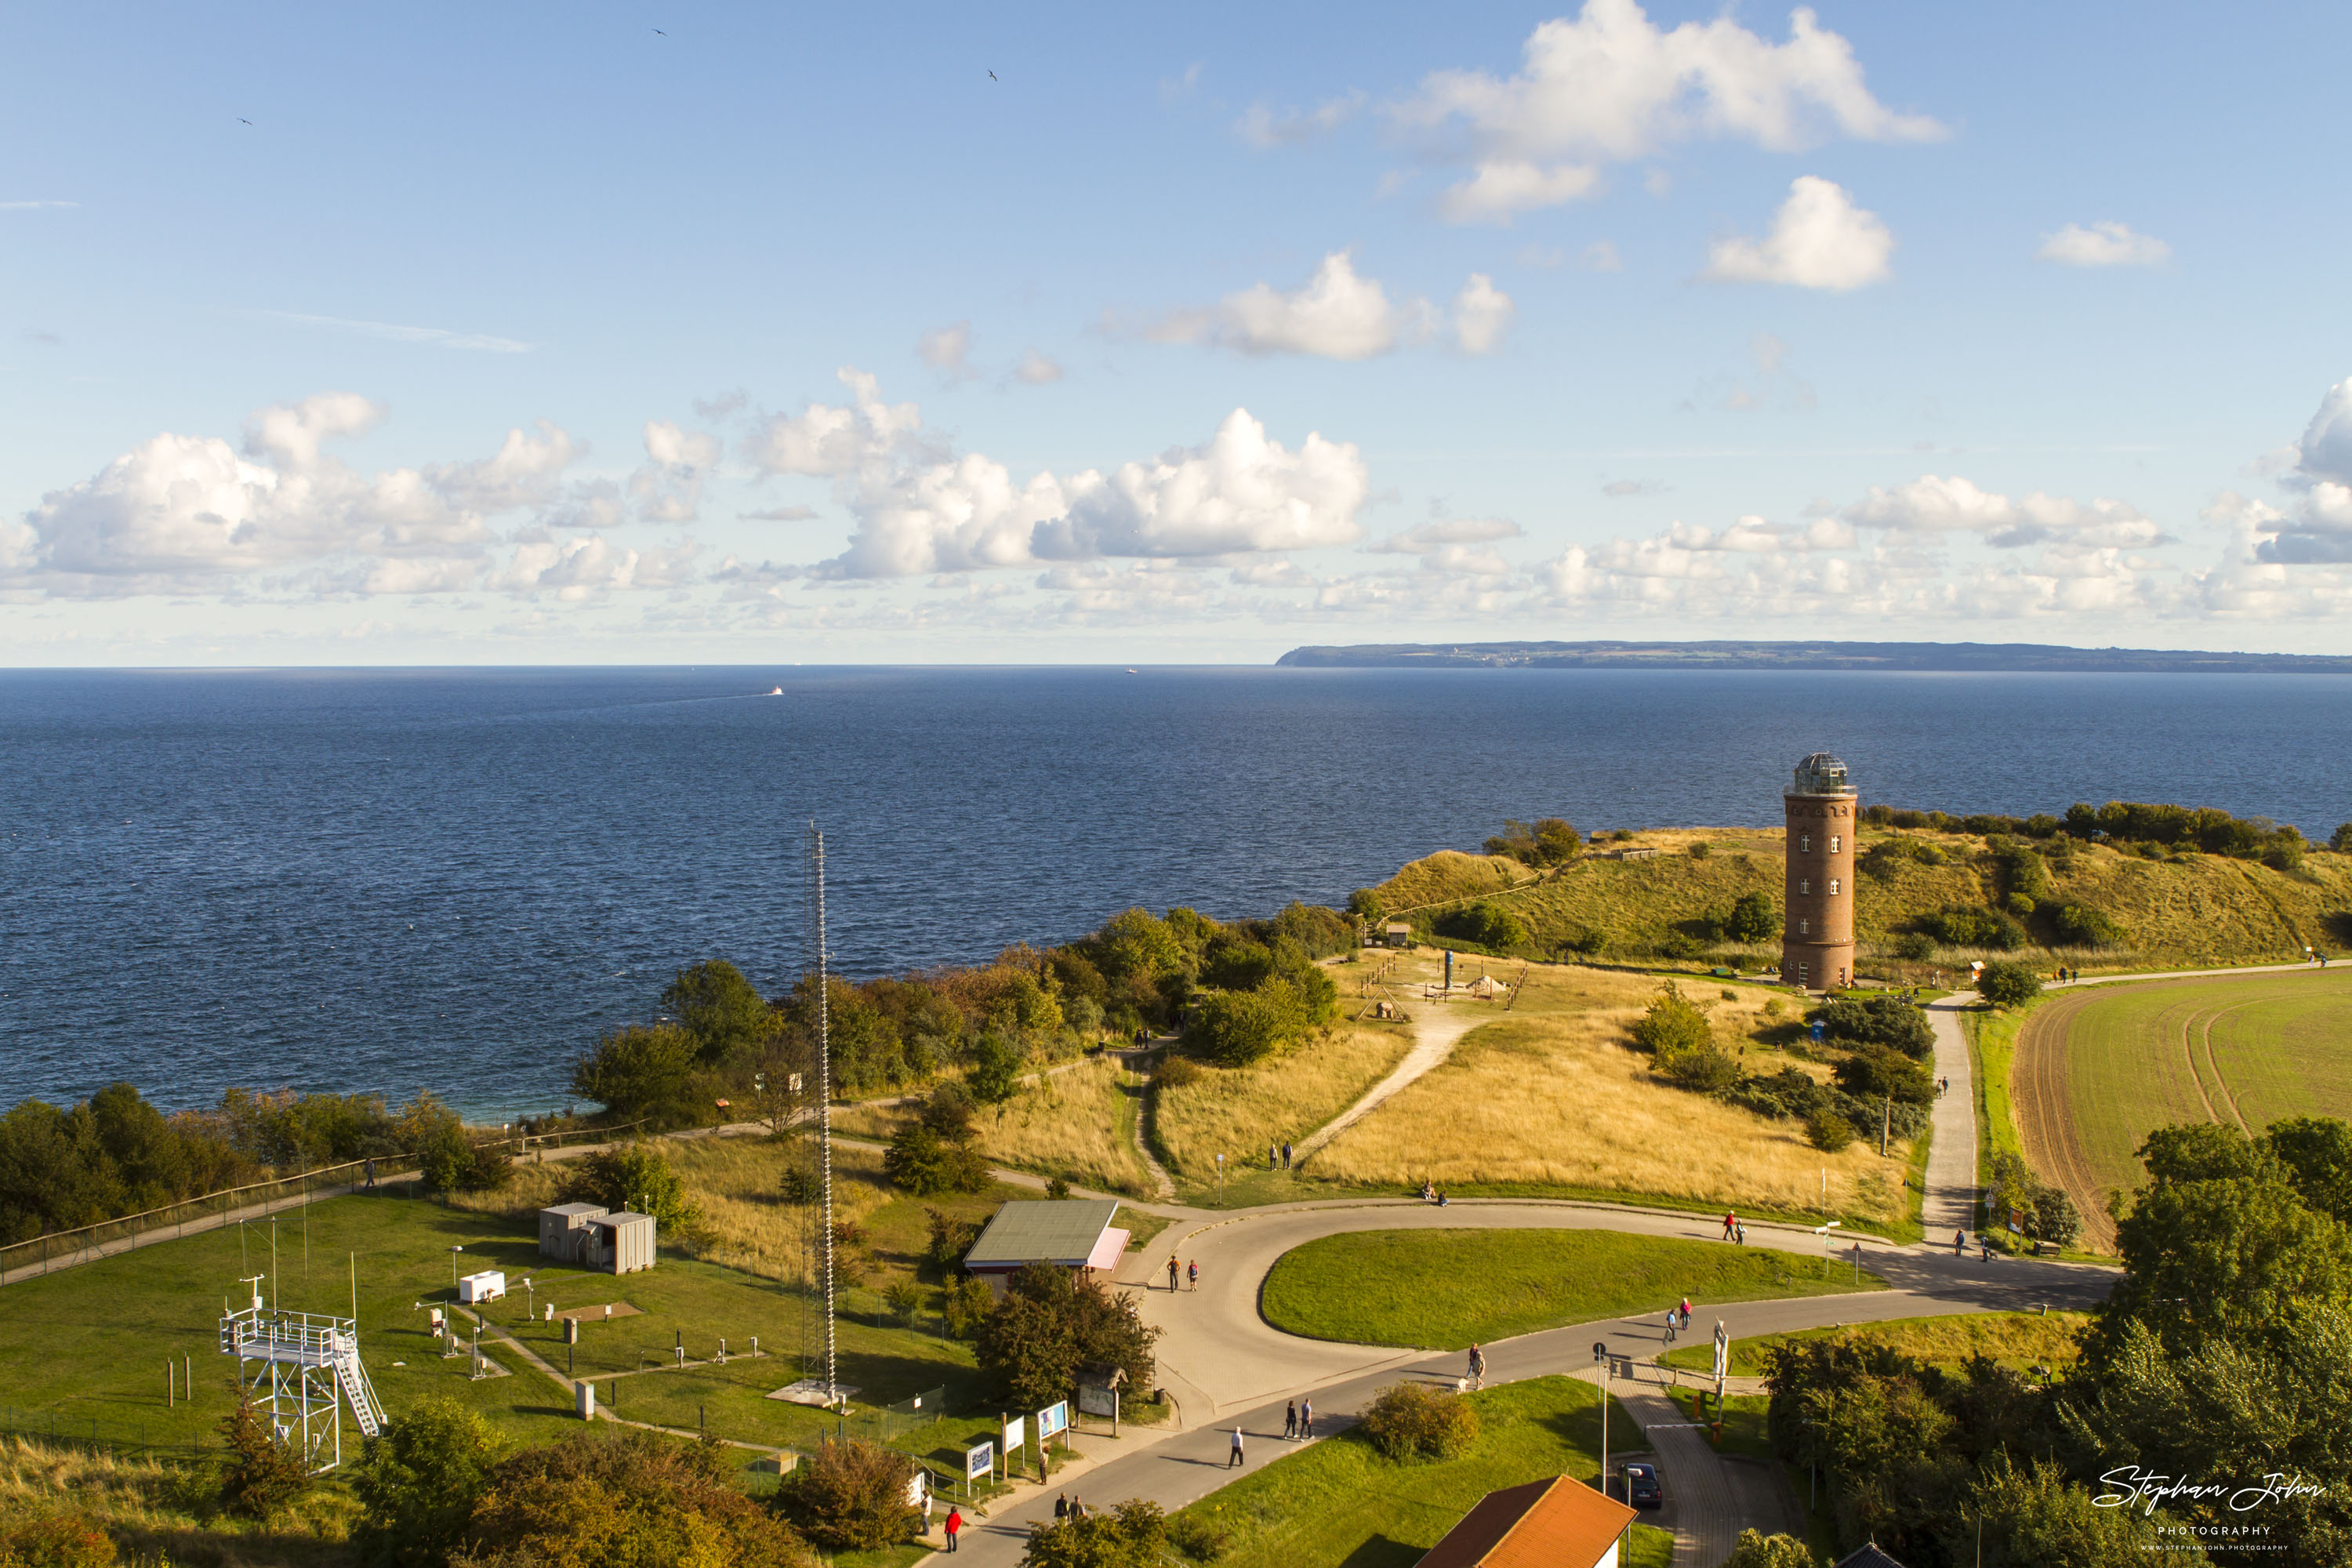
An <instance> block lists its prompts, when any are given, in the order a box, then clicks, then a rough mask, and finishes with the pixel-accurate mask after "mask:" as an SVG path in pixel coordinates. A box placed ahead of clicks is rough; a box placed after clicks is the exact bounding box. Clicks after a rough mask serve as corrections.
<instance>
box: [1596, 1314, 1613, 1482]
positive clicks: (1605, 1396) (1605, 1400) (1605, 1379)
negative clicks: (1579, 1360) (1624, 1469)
mask: <svg viewBox="0 0 2352 1568" xmlns="http://www.w3.org/2000/svg"><path fill="white" fill-rule="evenodd" d="M1592 1364H1593V1365H1595V1366H1597V1367H1599V1368H1600V1369H1601V1496H1602V1497H1607V1496H1608V1495H1609V1342H1608V1341H1606V1340H1595V1341H1593V1342H1592Z"/></svg>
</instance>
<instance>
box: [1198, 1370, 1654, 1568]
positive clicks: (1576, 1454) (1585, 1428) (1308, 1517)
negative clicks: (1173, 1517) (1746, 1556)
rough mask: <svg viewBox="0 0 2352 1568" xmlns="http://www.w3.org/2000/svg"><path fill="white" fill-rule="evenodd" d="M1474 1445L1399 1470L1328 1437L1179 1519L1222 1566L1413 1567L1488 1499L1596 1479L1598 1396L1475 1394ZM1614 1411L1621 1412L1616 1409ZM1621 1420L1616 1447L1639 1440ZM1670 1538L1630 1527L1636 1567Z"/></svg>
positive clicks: (1544, 1391) (1567, 1383)
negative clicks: (1201, 1535) (1217, 1538)
mask: <svg viewBox="0 0 2352 1568" xmlns="http://www.w3.org/2000/svg"><path fill="white" fill-rule="evenodd" d="M1469 1400H1470V1403H1471V1405H1474V1406H1475V1408H1476V1409H1477V1412H1478V1420H1479V1435H1478V1440H1477V1442H1476V1443H1475V1444H1473V1445H1472V1446H1471V1448H1470V1451H1469V1452H1468V1453H1466V1454H1465V1455H1463V1456H1462V1457H1461V1458H1458V1459H1443V1460H1434V1461H1426V1462H1422V1463H1416V1464H1402V1465H1401V1464H1397V1463H1394V1462H1392V1461H1391V1460H1389V1459H1385V1458H1381V1455H1380V1454H1379V1452H1378V1451H1376V1450H1375V1449H1374V1448H1373V1447H1372V1446H1371V1445H1370V1443H1369V1442H1366V1441H1365V1440H1364V1439H1363V1438H1362V1437H1361V1436H1360V1435H1359V1434H1358V1433H1357V1432H1355V1431H1353V1430H1350V1431H1347V1432H1342V1433H1340V1434H1339V1436H1335V1437H1329V1438H1326V1439H1325V1440H1323V1441H1322V1442H1320V1443H1318V1444H1316V1445H1314V1446H1313V1447H1308V1448H1305V1449H1302V1450H1300V1451H1299V1452H1297V1453H1295V1454H1291V1455H1288V1456H1286V1458H1281V1459H1278V1460H1276V1462H1275V1463H1273V1464H1271V1465H1268V1466H1267V1467H1266V1468H1264V1469H1262V1470H1259V1471H1257V1472H1256V1473H1255V1474H1254V1475H1251V1476H1248V1477H1245V1478H1244V1479H1242V1480H1239V1481H1236V1482H1234V1484H1233V1485H1232V1486H1229V1487H1225V1488H1223V1489H1219V1490H1217V1491H1215V1492H1212V1493H1211V1494H1210V1495H1209V1496H1207V1497H1205V1498H1203V1499H1202V1500H1200V1501H1199V1502H1196V1503H1194V1504H1192V1506H1191V1507H1190V1508H1187V1509H1185V1510H1182V1515H1183V1516H1184V1517H1189V1518H1192V1519H1198V1520H1200V1521H1202V1522H1204V1523H1206V1524H1208V1525H1209V1526H1210V1527H1211V1528H1212V1529H1215V1530H1219V1531H1224V1532H1225V1534H1226V1536H1227V1538H1228V1544H1227V1548H1226V1551H1225V1553H1224V1555H1223V1556H1221V1557H1220V1558H1218V1559H1217V1562H1218V1564H1219V1568H1339V1565H1341V1564H1344V1565H1345V1568H1411V1565H1412V1564H1413V1563H1418V1562H1419V1561H1420V1560H1421V1556H1422V1553H1423V1552H1426V1551H1428V1550H1429V1548H1430V1547H1431V1546H1432V1545H1433V1544H1434V1543H1435V1542H1436V1541H1437V1539H1438V1538H1439V1537H1440V1536H1442V1535H1444V1533H1445V1532H1446V1531H1449V1530H1451V1529H1453V1528H1454V1525H1455V1524H1456V1523H1458V1522H1459V1521H1461V1519H1462V1516H1463V1515H1464V1514H1465V1513H1467V1512H1469V1511H1470V1510H1471V1508H1472V1507H1473V1506H1474V1505H1475V1504H1476V1502H1477V1501H1478V1500H1479V1499H1480V1498H1482V1497H1485V1496H1486V1494H1487V1493H1488V1492H1490V1491H1496V1490H1498V1489H1501V1488H1504V1487H1513V1486H1518V1485H1521V1484H1522V1483H1524V1482H1527V1481H1531V1480H1537V1479H1541V1478H1544V1477H1547V1476H1570V1477H1574V1478H1575V1479H1579V1480H1581V1481H1585V1482H1587V1483H1588V1484H1589V1483H1591V1481H1592V1480H1593V1479H1594V1478H1596V1477H1597V1476H1598V1475H1599V1474H1600V1469H1601V1461H1600V1451H1601V1394H1600V1391H1599V1390H1597V1389H1595V1388H1594V1387H1593V1386H1592V1385H1591V1384H1588V1383H1580V1382H1578V1381H1576V1380H1574V1379H1572V1378H1565V1377H1541V1378H1535V1379H1532V1380H1530V1381H1528V1382H1526V1383H1515V1384H1507V1385H1506V1386H1504V1387H1501V1388H1493V1389H1488V1390H1487V1391H1486V1392H1485V1393H1483V1394H1471V1395H1470V1396H1469ZM1613 1404H1614V1402H1613V1401H1612V1405H1613ZM1633 1431H1635V1427H1634V1426H1633V1422H1632V1421H1631V1420H1629V1419H1628V1418H1627V1417H1626V1415H1625V1413H1624V1411H1623V1410H1622V1408H1621V1409H1612V1411H1611V1413H1610V1432H1611V1436H1612V1441H1613V1442H1614V1443H1616V1444H1617V1445H1619V1446H1620V1447H1621V1448H1622V1445H1623V1444H1625V1443H1626V1442H1628V1441H1629V1440H1633V1439H1631V1438H1630V1437H1629V1435H1630V1434H1632V1433H1633ZM1673 1555H1674V1538H1673V1536H1672V1535H1670V1534H1668V1533H1667V1532H1666V1531H1663V1530H1656V1529H1653V1528H1651V1527H1650V1526H1647V1525H1636V1526H1634V1527H1633V1550H1632V1552H1630V1554H1629V1555H1627V1556H1626V1557H1624V1558H1623V1559H1622V1560H1621V1561H1623V1562H1624V1563H1628V1564H1632V1565H1636V1568H1666V1564H1667V1563H1669V1562H1671V1561H1672V1559H1673Z"/></svg>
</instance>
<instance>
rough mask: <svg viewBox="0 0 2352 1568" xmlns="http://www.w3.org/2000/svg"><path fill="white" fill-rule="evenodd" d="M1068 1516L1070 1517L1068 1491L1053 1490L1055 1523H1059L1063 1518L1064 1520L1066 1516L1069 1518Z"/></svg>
mask: <svg viewBox="0 0 2352 1568" xmlns="http://www.w3.org/2000/svg"><path fill="white" fill-rule="evenodd" d="M1069 1517H1070V1494H1069V1493H1067V1492H1055V1494H1054V1520H1055V1523H1059V1522H1060V1521H1063V1520H1066V1519H1067V1518H1069Z"/></svg>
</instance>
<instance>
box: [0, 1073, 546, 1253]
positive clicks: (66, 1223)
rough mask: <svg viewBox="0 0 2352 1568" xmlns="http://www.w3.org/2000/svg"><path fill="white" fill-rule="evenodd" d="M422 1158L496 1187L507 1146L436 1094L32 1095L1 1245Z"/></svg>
mask: <svg viewBox="0 0 2352 1568" xmlns="http://www.w3.org/2000/svg"><path fill="white" fill-rule="evenodd" d="M393 1154H406V1155H414V1156H415V1157H416V1158H417V1160H418V1163H419V1166H420V1169H421V1170H422V1171H423V1173H424V1176H425V1182H426V1184H427V1185H429V1186H432V1187H434V1188H435V1189H436V1190H441V1189H453V1188H454V1189H474V1188H480V1187H486V1186H494V1185H497V1184H499V1183H500V1182H502V1181H503V1180H504V1179H505V1173H506V1166H507V1161H506V1156H505V1153H504V1152H503V1151H502V1150H501V1149H499V1148H498V1147H496V1146H494V1145H486V1144H480V1143H478V1141H477V1140H476V1139H475V1138H473V1137H472V1136H471V1135H469V1134H468V1133H467V1131H466V1127H465V1124H464V1122H463V1121H461V1120H460V1119H459V1117H458V1115H457V1112H456V1111H455V1110H451V1109H450V1108H449V1107H448V1106H447V1105H446V1104H445V1103H444V1102H443V1101H441V1100H438V1099H436V1097H434V1096H433V1095H431V1094H419V1095H418V1096H417V1097H416V1098H415V1100H411V1101H409V1102H408V1103H407V1104H406V1105H404V1106H402V1107H401V1108H399V1109H398V1110H393V1109H391V1108H389V1107H387V1106H386V1105H385V1103H384V1101H383V1098H382V1097H381V1096H379V1095H366V1094H297V1093H295V1092H293V1091H291V1090H286V1091H282V1092H278V1093H263V1094H257V1093H254V1092H252V1091H250V1090H247V1089H230V1090H229V1091H228V1092H227V1093H226V1094H224V1095H223V1096H222V1097H221V1100H220V1103H219V1104H217V1105H215V1106H214V1107H212V1108H211V1109H210V1110H182V1111H173V1112H170V1113H166V1112H165V1111H163V1110H160V1109H158V1108H157V1107H156V1106H155V1105H153V1104H152V1103H151V1102H149V1101H148V1100H147V1099H146V1098H145V1097H144V1096H142V1094H141V1093H140V1092H139V1090H138V1089H136V1088H135V1087H133V1086H132V1085H131V1084H127V1083H117V1084H110V1085H109V1086H107V1087H106V1088H105V1089H100V1090H99V1091H98V1092H97V1093H96V1094H93V1095H91V1096H90V1097H89V1099H88V1100H80V1101H78V1102H77V1103H75V1104H73V1105H71V1106H57V1105H51V1104H49V1103H48V1102H47V1101H46V1100H19V1101H17V1103H16V1105H15V1106H14V1107H13V1108H11V1109H10V1110H8V1111H7V1113H6V1114H5V1115H0V1244H5V1243H12V1242H19V1241H29V1240H31V1239H32V1238H34V1237H39V1236H46V1235H49V1234H51V1233H53V1232H57V1231H63V1230H73V1229H77V1228H79V1227H80V1226H87V1225H97V1224H99V1223H100V1222H102V1221H105V1220H109V1219H114V1218H118V1217H120V1216H121V1215H131V1214H139V1213H142V1212H144V1211H146V1210H149V1209H155V1208H161V1207H163V1206H164V1205H167V1204H172V1203H177V1202H180V1201H181V1200H183V1199H186V1198H193V1197H196V1196H199V1195H201V1194H205V1193H213V1192H219V1191H221V1190H222V1189H224V1188H226V1187H236V1186H243V1185H246V1184H249V1183H254V1182H263V1181H268V1180H270V1179H272V1178H273V1177H277V1176H281V1175H287V1174H290V1173H296V1172H300V1171H310V1170H317V1169H319V1168H320V1167H322V1166H327V1165H333V1164H339V1163H343V1162H345V1161H351V1160H362V1159H371V1158H380V1157H383V1156H387V1155H393Z"/></svg>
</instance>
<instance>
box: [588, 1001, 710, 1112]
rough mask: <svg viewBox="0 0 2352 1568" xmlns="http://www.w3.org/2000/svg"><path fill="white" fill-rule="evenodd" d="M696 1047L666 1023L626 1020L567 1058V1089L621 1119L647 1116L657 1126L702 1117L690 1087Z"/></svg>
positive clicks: (680, 1032)
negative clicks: (569, 1066) (627, 1022)
mask: <svg viewBox="0 0 2352 1568" xmlns="http://www.w3.org/2000/svg"><path fill="white" fill-rule="evenodd" d="M696 1060H697V1047H696V1045H695V1039H694V1037H693V1036H692V1035H689V1034H688V1033H687V1032H686V1031H685V1030H684V1029H680V1028H677V1027H675V1026H672V1025H668V1024H652V1025H647V1024H632V1025H630V1026H628V1027H627V1028H625V1029H616V1030H614V1032H613V1033H612V1034H610V1035H607V1036H605V1037H604V1038H603V1039H602V1040H599V1041H598V1042H597V1043H596V1048H595V1049H594V1050H593V1051H591V1052H589V1053H588V1054H587V1055H586V1056H583V1057H581V1058H578V1059H577V1060H575V1061H573V1063H572V1092H574V1093H575V1094H581V1095H585V1096H586V1097H587V1098H588V1099H590V1100H595V1101H597V1102H598V1103H599V1104H601V1105H603V1106H604V1109H605V1110H609V1111H611V1112H612V1113H613V1115H614V1118H615V1119H616V1120H618V1121H638V1120H640V1119H643V1120H648V1121H652V1122H653V1124H654V1125H655V1126H656V1127H657V1128H670V1127H688V1126H692V1125H694V1124H695V1123H696V1122H698V1121H702V1120H704V1117H703V1108H702V1106H701V1105H700V1103H699V1102H698V1100H697V1099H696V1098H695V1095H694V1092H693V1085H694V1069H695V1064H696Z"/></svg>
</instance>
